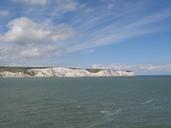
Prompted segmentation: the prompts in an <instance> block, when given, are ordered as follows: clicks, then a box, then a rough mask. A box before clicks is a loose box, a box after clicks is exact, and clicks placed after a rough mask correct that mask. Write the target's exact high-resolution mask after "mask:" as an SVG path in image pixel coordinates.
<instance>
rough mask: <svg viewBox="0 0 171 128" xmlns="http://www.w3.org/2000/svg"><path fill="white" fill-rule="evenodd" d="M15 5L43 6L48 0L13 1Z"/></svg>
mask: <svg viewBox="0 0 171 128" xmlns="http://www.w3.org/2000/svg"><path fill="white" fill-rule="evenodd" d="M13 1H14V2H17V3H23V4H28V5H41V6H44V5H46V4H47V3H48V0H13Z"/></svg>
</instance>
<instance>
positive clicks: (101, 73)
mask: <svg viewBox="0 0 171 128" xmlns="http://www.w3.org/2000/svg"><path fill="white" fill-rule="evenodd" d="M133 75H134V73H133V72H131V71H115V70H111V69H72V68H62V67H58V68H40V69H28V70H25V71H18V72H11V71H2V72H0V76H2V77H114V76H133Z"/></svg>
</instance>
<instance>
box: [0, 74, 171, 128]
mask: <svg viewBox="0 0 171 128" xmlns="http://www.w3.org/2000/svg"><path fill="white" fill-rule="evenodd" d="M0 128H171V76H135V77H113V78H112V77H106V78H88V77H87V78H0Z"/></svg>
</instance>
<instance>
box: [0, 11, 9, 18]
mask: <svg viewBox="0 0 171 128" xmlns="http://www.w3.org/2000/svg"><path fill="white" fill-rule="evenodd" d="M8 15H9V12H8V11H6V10H0V17H1V16H8Z"/></svg>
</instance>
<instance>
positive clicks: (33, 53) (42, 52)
mask: <svg viewBox="0 0 171 128" xmlns="http://www.w3.org/2000/svg"><path fill="white" fill-rule="evenodd" d="M55 50H57V48H56V47H54V46H51V45H48V46H47V47H43V48H42V47H33V48H28V49H26V50H23V51H21V52H20V54H19V56H20V57H23V58H33V57H40V56H48V55H49V53H51V52H54V51H55Z"/></svg>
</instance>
